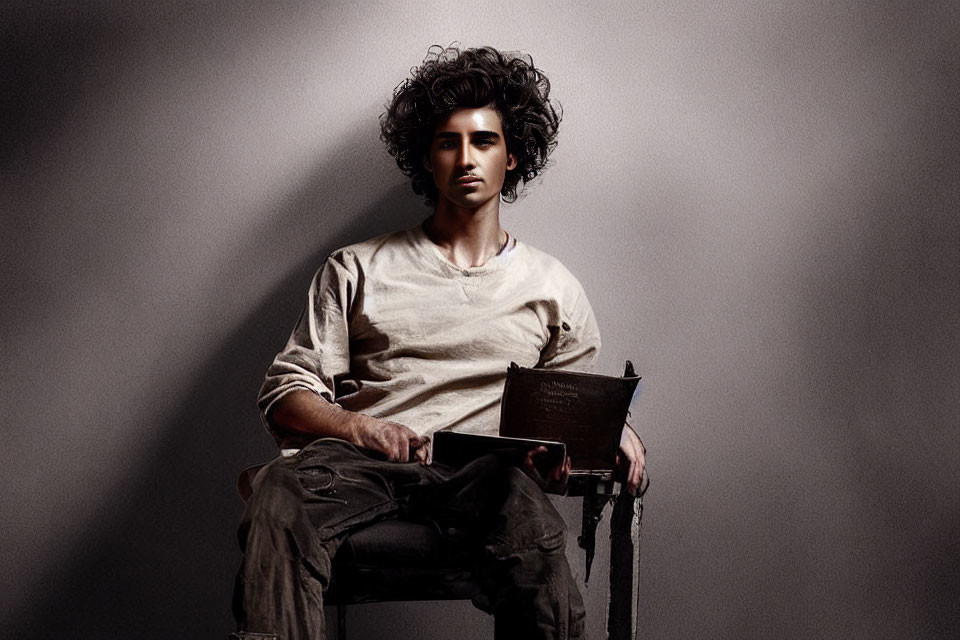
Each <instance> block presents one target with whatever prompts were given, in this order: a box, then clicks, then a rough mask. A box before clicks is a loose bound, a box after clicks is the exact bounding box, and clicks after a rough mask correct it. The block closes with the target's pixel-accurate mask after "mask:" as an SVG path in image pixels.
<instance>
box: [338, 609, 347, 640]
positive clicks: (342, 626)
mask: <svg viewBox="0 0 960 640" xmlns="http://www.w3.org/2000/svg"><path fill="white" fill-rule="evenodd" d="M337 640H347V606H346V605H344V604H338V605H337Z"/></svg>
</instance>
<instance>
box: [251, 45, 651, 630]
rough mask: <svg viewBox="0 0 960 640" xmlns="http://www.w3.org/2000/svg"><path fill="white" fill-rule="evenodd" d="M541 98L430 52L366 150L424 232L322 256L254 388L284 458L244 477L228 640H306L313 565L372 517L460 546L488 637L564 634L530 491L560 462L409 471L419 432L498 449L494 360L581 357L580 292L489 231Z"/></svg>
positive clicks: (522, 68)
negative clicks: (472, 568) (458, 436)
mask: <svg viewBox="0 0 960 640" xmlns="http://www.w3.org/2000/svg"><path fill="white" fill-rule="evenodd" d="M549 90H550V85H549V82H548V81H547V79H546V77H545V76H543V75H542V73H541V72H540V71H539V70H537V69H536V68H535V67H534V66H533V64H532V61H531V60H530V59H529V58H524V57H520V56H510V55H505V54H502V53H500V52H498V51H496V50H494V49H489V48H483V49H468V50H465V51H458V50H455V49H445V50H438V51H434V52H433V53H432V55H430V56H428V58H427V60H426V61H425V62H424V63H423V64H422V65H421V66H420V67H419V68H418V69H416V70H415V71H414V73H413V77H412V78H410V79H408V80H407V81H406V82H405V83H404V84H402V85H401V86H400V87H398V88H397V90H396V91H395V93H394V98H393V100H392V102H391V104H390V105H389V106H388V109H387V112H386V113H385V114H384V116H383V118H382V119H381V129H382V137H383V139H384V141H385V143H386V145H387V148H388V150H389V151H390V153H391V154H392V155H393V156H394V157H395V158H396V160H397V163H398V165H399V166H400V168H401V170H402V171H403V172H404V173H405V174H406V175H407V176H409V177H410V178H411V181H412V184H413V188H414V191H415V192H416V193H418V194H420V195H423V196H424V198H425V200H426V201H427V203H428V204H430V205H432V206H433V215H431V216H430V217H429V218H427V220H426V221H425V222H424V223H423V224H422V225H421V226H418V227H416V228H414V229H409V230H405V231H400V232H395V233H391V234H387V235H385V236H380V237H377V238H374V239H372V240H368V241H366V242H361V243H359V244H355V245H351V246H349V247H346V248H343V249H340V250H338V251H336V252H334V253H333V254H332V255H331V256H330V257H329V258H328V259H327V261H326V263H325V264H324V265H323V267H321V269H320V271H319V272H318V274H317V276H316V278H315V279H314V281H313V283H312V286H311V287H310V291H309V294H308V298H307V306H306V309H305V311H304V313H303V314H302V316H301V318H300V320H299V322H298V323H297V326H296V327H295V328H294V331H293V334H292V335H291V337H290V339H289V341H288V343H287V345H286V347H285V348H284V350H283V351H282V352H281V353H280V354H279V355H278V356H277V357H276V359H275V360H274V362H273V364H272V365H271V367H270V368H269V370H268V371H267V376H266V380H265V382H264V385H263V388H262V390H261V394H260V399H259V405H260V408H261V410H262V412H263V416H264V420H265V423H266V425H267V427H268V428H269V429H270V431H271V433H272V434H273V435H274V436H275V438H276V439H277V441H278V443H279V444H280V447H281V449H282V450H283V452H284V454H286V455H284V456H281V457H280V458H278V459H277V460H274V461H273V462H271V463H270V464H268V465H267V466H266V467H264V469H263V470H262V471H261V472H260V473H259V474H258V475H257V477H256V478H255V480H254V483H253V487H254V490H253V494H252V496H251V498H250V500H249V501H248V503H247V509H246V512H245V514H244V517H243V520H242V522H241V527H240V540H241V546H242V547H243V549H244V560H243V564H242V566H241V570H240V574H239V575H238V579H237V589H236V592H235V606H236V613H237V617H238V622H239V624H240V628H241V629H242V630H243V631H242V632H241V633H240V637H258V638H259V637H279V638H317V637H322V632H323V629H322V625H323V613H322V595H323V589H324V588H325V586H326V584H327V581H328V580H329V576H330V561H331V558H332V557H333V555H334V554H335V552H336V549H337V547H338V546H339V544H340V542H341V541H342V539H343V538H344V536H345V535H346V534H348V533H350V532H352V531H355V530H357V529H358V528H361V527H363V526H366V525H369V524H371V523H373V522H376V521H378V520H382V519H385V518H416V519H421V520H430V521H434V522H437V523H438V524H439V525H441V530H448V529H453V530H457V531H462V532H467V533H466V535H465V537H464V540H465V544H467V545H473V546H474V547H475V549H476V553H477V555H478V557H479V558H480V559H481V563H482V564H483V566H484V569H485V575H488V576H491V577H492V578H491V581H490V585H489V588H488V589H486V591H485V592H484V593H483V594H481V596H480V597H478V598H477V600H476V604H477V605H478V606H480V607H481V608H483V609H484V610H487V611H489V612H491V613H493V614H494V615H495V616H496V628H497V635H498V637H500V638H501V639H502V638H505V637H516V638H579V637H581V636H582V634H583V619H584V610H583V603H582V601H581V598H580V594H579V592H578V591H577V587H576V585H575V583H574V581H573V579H572V576H571V574H570V569H569V566H568V565H567V562H566V558H565V556H564V545H565V528H564V524H563V521H562V519H561V518H560V517H559V515H558V514H557V513H556V511H555V510H554V508H553V506H552V505H551V504H550V502H549V500H548V499H547V498H546V496H545V495H544V493H543V490H542V487H543V486H544V483H548V484H554V485H557V486H560V487H562V486H564V485H565V483H566V479H567V476H568V475H569V470H570V461H569V459H568V460H567V462H566V464H564V465H562V466H560V467H559V468H557V469H555V470H554V471H553V472H552V473H551V474H550V475H549V477H548V478H540V477H538V476H537V474H536V471H535V469H534V468H533V465H532V464H530V463H529V462H530V457H529V456H528V461H527V462H528V464H527V465H526V466H525V468H524V469H519V468H517V467H515V466H512V465H509V464H506V463H504V462H503V461H501V460H500V459H498V458H495V457H493V456H488V457H485V458H481V459H480V460H478V461H476V462H475V463H472V464H470V465H467V466H466V467H464V468H462V469H450V468H447V467H444V466H443V465H437V464H434V465H430V466H425V465H424V464H422V463H423V462H425V461H426V459H427V455H428V447H429V442H430V434H432V433H433V432H435V431H437V430H440V429H455V430H459V431H466V432H474V433H491V434H495V433H496V432H497V425H498V411H499V399H500V394H501V391H502V388H503V382H504V379H505V376H506V370H507V367H508V365H509V364H510V362H517V363H518V364H520V365H522V366H529V367H533V366H539V367H563V368H575V369H580V370H583V369H589V368H591V367H592V365H593V362H594V360H595V358H596V355H597V350H598V349H599V346H600V336H599V333H598V330H597V326H596V321H595V320H594V316H593V312H592V310H591V308H590V305H589V303H588V302H587V298H586V296H585V294H584V292H583V289H582V288H581V286H580V284H579V283H578V282H577V280H576V279H575V278H574V277H573V276H572V275H571V274H570V273H569V272H568V271H567V270H566V269H565V268H564V267H563V266H562V265H561V264H560V263H559V262H558V261H557V260H555V259H553V258H551V257H550V256H548V255H546V254H544V253H542V252H540V251H537V250H536V249H534V248H532V247H530V246H529V245H527V244H525V243H523V242H521V241H519V240H517V239H516V238H513V237H512V236H510V234H508V233H507V232H506V231H505V230H504V229H503V228H502V227H501V226H500V217H499V216H500V201H501V199H503V200H506V201H512V200H514V199H515V198H516V193H517V187H518V185H519V184H520V182H521V181H522V182H524V183H525V182H527V181H529V180H531V179H533V178H534V177H536V176H537V175H538V174H539V173H540V171H541V170H542V169H543V167H544V165H545V164H546V160H547V157H548V155H549V154H550V152H551V151H552V150H553V148H554V146H555V138H556V133H557V127H558V125H559V121H560V118H559V116H558V114H557V113H556V112H555V110H554V108H553V106H552V105H551V103H550V100H549ZM532 453H533V455H536V453H537V452H532ZM621 459H622V462H623V465H622V466H623V468H624V480H625V483H626V484H627V486H628V488H629V489H630V490H631V491H635V490H636V488H637V485H638V484H639V482H640V478H641V475H642V471H643V465H644V454H643V446H642V444H641V443H640V441H639V438H637V437H636V434H634V433H633V432H632V430H630V429H628V428H625V429H624V435H623V438H622V440H621ZM257 634H264V635H257Z"/></svg>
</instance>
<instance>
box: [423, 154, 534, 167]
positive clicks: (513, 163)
mask: <svg viewBox="0 0 960 640" xmlns="http://www.w3.org/2000/svg"><path fill="white" fill-rule="evenodd" d="M517 164H518V162H517V156H515V155H513V154H512V153H508V154H507V171H513V170H514V169H516V168H517ZM428 171H429V169H428Z"/></svg>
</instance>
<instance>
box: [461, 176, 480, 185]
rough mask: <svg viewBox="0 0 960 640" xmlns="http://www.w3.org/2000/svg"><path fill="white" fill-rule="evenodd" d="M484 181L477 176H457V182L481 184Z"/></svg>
mask: <svg viewBox="0 0 960 640" xmlns="http://www.w3.org/2000/svg"><path fill="white" fill-rule="evenodd" d="M480 182H482V180H480V178H478V177H477V176H460V177H459V178H457V182H456V183H457V184H479V183H480Z"/></svg>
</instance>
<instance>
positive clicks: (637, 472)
mask: <svg viewBox="0 0 960 640" xmlns="http://www.w3.org/2000/svg"><path fill="white" fill-rule="evenodd" d="M646 456H647V450H646V448H645V447H644V446H643V442H641V441H640V436H638V435H637V432H636V431H634V430H633V427H631V426H630V425H628V424H626V425H624V426H623V431H622V432H621V433H620V450H619V451H617V468H618V469H619V470H620V477H621V478H622V479H623V482H624V484H626V486H627V491H629V492H630V495H634V496H635V495H637V490H638V489H639V488H640V485H641V483H642V482H643V474H644V469H645V468H646V465H647V457H646Z"/></svg>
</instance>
